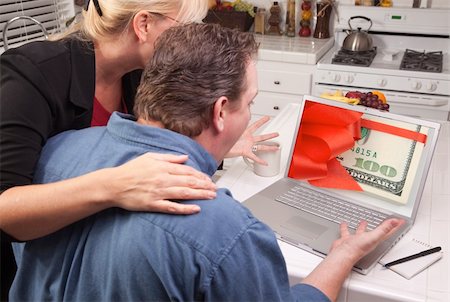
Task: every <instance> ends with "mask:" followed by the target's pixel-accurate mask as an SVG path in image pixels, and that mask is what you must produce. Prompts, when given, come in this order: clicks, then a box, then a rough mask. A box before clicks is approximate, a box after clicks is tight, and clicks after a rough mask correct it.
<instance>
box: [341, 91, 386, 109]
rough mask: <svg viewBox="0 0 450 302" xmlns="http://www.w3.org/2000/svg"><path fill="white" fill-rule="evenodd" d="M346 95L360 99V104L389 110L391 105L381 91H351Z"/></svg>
mask: <svg viewBox="0 0 450 302" xmlns="http://www.w3.org/2000/svg"><path fill="white" fill-rule="evenodd" d="M345 96H346V97H348V98H355V99H358V100H359V102H358V105H362V106H366V107H370V108H375V109H379V110H385V111H389V107H390V106H389V104H388V103H387V101H386V96H385V95H384V94H383V93H382V92H380V91H377V90H374V91H369V92H361V91H349V92H347V93H346V94H345Z"/></svg>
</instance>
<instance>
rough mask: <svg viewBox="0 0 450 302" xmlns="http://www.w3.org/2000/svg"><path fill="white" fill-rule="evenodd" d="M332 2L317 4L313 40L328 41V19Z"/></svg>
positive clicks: (326, 0) (327, 0) (328, 0)
mask: <svg viewBox="0 0 450 302" xmlns="http://www.w3.org/2000/svg"><path fill="white" fill-rule="evenodd" d="M332 9H333V1H331V0H321V1H318V2H317V21H316V28H315V29H314V38H317V39H328V38H329V37H330V17H331V11H332Z"/></svg>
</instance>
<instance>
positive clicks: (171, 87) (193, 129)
mask: <svg viewBox="0 0 450 302" xmlns="http://www.w3.org/2000/svg"><path fill="white" fill-rule="evenodd" d="M256 50H257V45H256V43H255V41H254V38H253V36H252V35H251V34H248V33H241V32H237V31H233V30H230V29H226V28H222V27H220V26H218V25H211V24H192V25H187V26H183V27H176V28H173V29H170V30H168V31H166V32H165V33H164V34H163V35H161V37H160V38H159V40H158V42H157V44H156V46H155V53H154V56H153V59H152V60H151V61H150V62H149V64H148V66H147V67H146V70H145V71H144V74H143V78H142V83H141V86H140V87H139V89H138V93H137V99H136V104H135V108H134V109H135V114H136V118H137V122H136V121H135V120H134V118H133V117H132V116H129V115H124V114H117V113H116V114H114V115H113V116H112V118H111V120H110V121H109V123H108V126H107V127H105V128H100V127H97V128H93V129H86V130H81V131H74V132H70V133H64V134H62V135H59V136H57V137H55V138H54V139H52V140H51V141H49V143H48V144H47V145H46V146H45V148H44V150H43V153H42V157H41V160H40V162H39V165H38V169H37V174H36V181H38V182H50V181H55V180H61V179H66V178H70V177H73V176H77V175H80V174H84V173H86V172H88V171H92V170H96V169H99V168H105V167H113V166H117V165H120V164H121V163H123V162H126V161H128V160H130V159H132V158H134V157H137V156H139V155H142V154H144V153H146V152H161V153H173V154H188V156H189V161H188V162H187V164H188V165H190V166H192V167H194V168H196V169H198V170H200V171H202V172H204V173H206V174H209V175H212V174H213V173H214V172H215V170H216V168H217V165H218V163H219V162H221V161H222V160H223V158H224V156H225V154H226V153H227V152H228V150H229V149H230V148H231V147H232V146H233V145H234V143H235V142H236V141H237V140H238V138H239V137H240V135H241V134H242V133H243V131H244V130H245V129H246V127H247V124H248V122H249V120H250V106H251V104H252V102H253V99H254V97H255V96H256V94H257V79H256V68H255V63H254V61H253V59H254V57H255V54H256ZM81 163H83V164H81ZM130 164H131V165H132V164H133V160H131V162H130ZM136 169H140V167H139V166H136ZM124 177H126V175H124ZM143 193H145V192H143ZM189 203H192V204H197V205H199V206H200V207H201V213H200V214H198V215H193V216H171V215H167V214H154V213H135V212H134V213H132V212H127V211H125V210H122V209H119V208H117V209H109V210H106V211H103V212H101V213H99V214H96V215H94V216H91V217H89V218H86V219H84V220H83V221H81V222H78V223H75V224H73V225H72V226H69V227H66V228H64V229H62V230H60V231H58V232H57V233H55V234H52V235H49V236H47V237H45V238H42V239H39V240H34V241H31V242H28V243H26V245H25V247H24V249H23V250H22V249H21V247H19V246H17V245H16V246H15V253H16V255H17V256H18V257H17V258H18V273H17V277H16V279H15V281H14V283H13V287H12V290H11V295H10V297H11V300H74V301H99V300H105V301H135V300H158V301H167V300H178V301H191V300H216V301H224V300H229V301H289V300H296V299H304V300H306V301H308V300H312V301H328V300H329V299H331V300H335V299H336V297H337V295H338V293H339V289H340V287H341V285H342V283H343V282H344V280H345V278H346V276H347V275H348V274H349V272H350V270H351V268H352V266H353V264H354V263H356V262H357V261H358V260H359V259H360V258H361V257H362V256H363V255H365V254H366V253H368V252H369V251H370V250H372V249H373V248H374V247H375V246H376V244H377V243H379V242H380V241H382V240H383V239H385V238H386V237H387V236H389V235H390V234H391V233H392V232H394V231H395V230H396V228H397V227H398V226H399V225H400V224H401V223H400V222H399V221H397V220H390V221H387V222H385V223H383V224H382V225H381V227H380V228H378V229H376V230H375V231H373V232H367V233H366V232H364V228H365V224H362V225H361V227H360V228H359V229H358V231H357V232H356V234H355V235H351V234H349V233H348V230H347V228H346V226H345V225H343V226H342V238H341V239H340V240H338V241H336V243H335V246H334V247H333V251H332V252H331V253H330V256H328V257H327V258H326V259H325V260H324V261H323V262H322V263H321V264H320V265H319V266H318V267H317V268H316V269H315V270H314V271H313V272H312V273H311V275H310V276H308V277H307V278H305V280H304V283H302V284H298V285H296V286H293V287H292V288H290V287H289V283H288V275H287V271H286V265H285V262H284V259H283V256H282V254H281V251H280V249H279V247H278V244H277V241H276V238H275V236H274V234H273V232H272V231H271V230H270V229H269V228H268V227H267V226H266V225H264V224H263V223H261V222H260V221H258V220H257V219H256V218H254V217H253V216H252V214H251V213H250V212H249V211H248V210H247V209H246V208H244V207H243V206H241V204H240V203H239V202H237V201H235V200H234V199H233V198H232V196H231V194H230V192H229V191H227V190H224V189H222V190H219V191H218V192H217V198H216V200H215V201H213V202H211V201H199V200H193V201H190V202H189ZM61 215H64V213H61Z"/></svg>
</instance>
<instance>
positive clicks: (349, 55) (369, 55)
mask: <svg viewBox="0 0 450 302" xmlns="http://www.w3.org/2000/svg"><path fill="white" fill-rule="evenodd" d="M376 54H377V48H376V47H373V48H372V49H370V50H367V51H351V50H347V49H343V48H341V49H339V50H338V52H337V53H336V54H335V55H334V56H333V59H331V63H332V64H341V65H350V66H370V64H371V63H372V61H373V59H374V58H375V56H376Z"/></svg>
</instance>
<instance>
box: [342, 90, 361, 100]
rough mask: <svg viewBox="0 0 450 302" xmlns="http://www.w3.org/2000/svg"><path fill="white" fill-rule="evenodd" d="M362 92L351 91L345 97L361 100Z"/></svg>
mask: <svg viewBox="0 0 450 302" xmlns="http://www.w3.org/2000/svg"><path fill="white" fill-rule="evenodd" d="M361 95H362V92H360V91H349V92H347V93H346V94H345V97H347V98H351V99H361Z"/></svg>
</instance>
